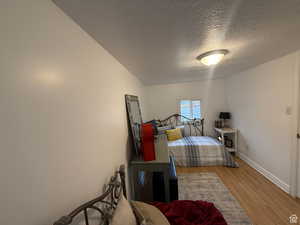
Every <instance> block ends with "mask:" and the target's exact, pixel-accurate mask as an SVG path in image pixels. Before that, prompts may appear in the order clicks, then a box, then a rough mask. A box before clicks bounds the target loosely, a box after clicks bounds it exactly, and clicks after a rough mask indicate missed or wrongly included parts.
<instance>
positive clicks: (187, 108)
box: [180, 100, 201, 121]
mask: <svg viewBox="0 0 300 225" xmlns="http://www.w3.org/2000/svg"><path fill="white" fill-rule="evenodd" d="M180 114H181V115H182V116H185V117H187V118H190V119H200V118H201V102H200V100H181V101H180ZM183 121H184V119H183Z"/></svg>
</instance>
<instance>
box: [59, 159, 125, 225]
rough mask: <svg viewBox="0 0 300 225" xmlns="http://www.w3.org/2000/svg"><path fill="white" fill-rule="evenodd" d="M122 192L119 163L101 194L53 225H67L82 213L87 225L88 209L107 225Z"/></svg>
mask: <svg viewBox="0 0 300 225" xmlns="http://www.w3.org/2000/svg"><path fill="white" fill-rule="evenodd" d="M122 193H123V195H124V196H125V197H126V184H125V166H124V165H121V166H120V169H119V170H118V171H116V172H115V174H114V176H112V177H111V178H110V181H109V183H108V185H107V187H106V190H105V191H104V193H103V194H102V195H101V196H99V197H98V198H95V199H93V200H91V201H88V202H86V203H84V204H82V205H81V206H79V207H78V208H76V209H75V210H73V211H72V212H71V213H70V214H68V215H67V216H63V217H61V218H60V219H59V220H58V221H56V222H55V223H54V224H53V225H69V224H71V223H72V222H73V219H74V218H75V217H77V216H79V215H81V214H82V213H83V215H84V220H85V225H89V214H90V213H89V212H90V210H93V211H95V212H97V213H99V216H100V221H101V222H102V224H105V225H108V224H109V220H110V218H111V215H112V212H113V210H114V209H115V208H116V206H117V203H118V201H119V199H120V198H121V196H122ZM100 221H99V222H100Z"/></svg>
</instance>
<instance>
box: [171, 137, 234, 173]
mask: <svg viewBox="0 0 300 225" xmlns="http://www.w3.org/2000/svg"><path fill="white" fill-rule="evenodd" d="M168 149H169V153H170V155H171V156H173V157H174V160H175V163H176V165H177V166H186V167H192V166H227V167H238V164H237V163H236V162H235V161H234V159H233V158H232V156H231V155H230V153H229V152H228V151H227V150H226V149H225V148H224V146H223V145H222V144H221V143H220V142H218V141H217V140H215V139H213V138H211V137H206V136H189V137H184V138H182V139H179V140H176V141H169V142H168Z"/></svg>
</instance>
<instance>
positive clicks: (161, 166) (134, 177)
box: [129, 135, 172, 202]
mask: <svg viewBox="0 0 300 225" xmlns="http://www.w3.org/2000/svg"><path fill="white" fill-rule="evenodd" d="M166 138H167V137H166V135H158V136H157V137H156V139H155V155H156V160H153V161H143V159H139V158H133V159H132V160H131V161H130V163H129V169H130V177H131V193H132V197H133V199H134V200H140V196H139V193H138V191H137V190H136V188H135V187H136V185H137V182H138V180H139V177H138V176H139V172H140V171H147V172H162V173H163V176H164V185H165V190H164V191H165V198H166V201H167V202H169V201H170V184H169V182H170V179H171V174H170V170H171V166H172V165H171V163H172V159H171V158H170V156H169V153H168V146H167V139H166Z"/></svg>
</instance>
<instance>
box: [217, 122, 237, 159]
mask: <svg viewBox="0 0 300 225" xmlns="http://www.w3.org/2000/svg"><path fill="white" fill-rule="evenodd" d="M214 129H215V131H216V132H217V133H219V134H220V135H221V138H222V140H221V141H222V144H223V145H224V146H225V138H224V136H225V135H226V134H230V135H234V137H233V148H228V147H226V146H225V147H226V149H227V150H228V151H229V152H233V153H237V151H238V130H237V129H236V128H216V127H215V128H214Z"/></svg>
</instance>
